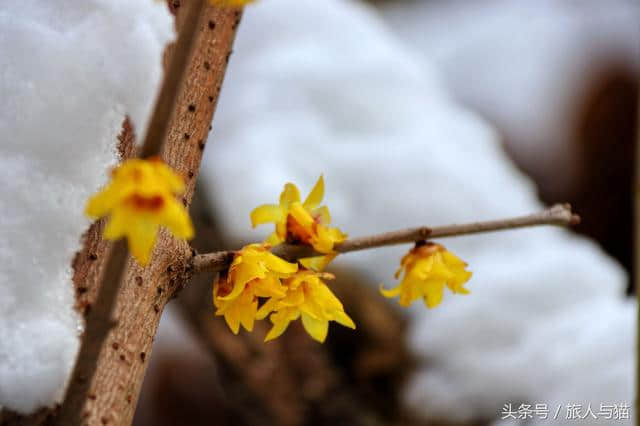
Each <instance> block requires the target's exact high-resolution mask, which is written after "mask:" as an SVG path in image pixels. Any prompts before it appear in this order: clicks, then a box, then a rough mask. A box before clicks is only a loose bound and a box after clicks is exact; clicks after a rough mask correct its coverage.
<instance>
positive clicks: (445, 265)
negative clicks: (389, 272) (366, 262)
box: [380, 243, 471, 308]
mask: <svg viewBox="0 0 640 426" xmlns="http://www.w3.org/2000/svg"><path fill="white" fill-rule="evenodd" d="M466 266H467V264H466V263H465V262H463V261H462V260H460V259H459V258H458V257H457V256H456V255H454V254H453V253H451V252H450V251H448V250H447V249H445V248H444V247H443V246H441V245H440V244H435V243H426V244H421V245H418V244H417V245H416V246H415V247H414V248H413V249H411V250H410V251H409V253H407V254H406V255H405V256H404V257H403V258H402V261H401V266H400V268H399V269H398V271H397V272H396V274H395V277H396V278H399V277H400V275H401V274H402V271H403V270H404V277H403V278H402V281H401V282H400V284H399V285H398V286H397V287H395V288H393V289H390V290H385V289H384V288H381V289H380V292H381V293H382V295H383V296H385V297H388V298H392V297H396V296H398V295H399V296H400V300H399V303H400V305H402V306H405V307H406V306H409V305H411V303H413V301H415V300H416V299H419V298H423V299H424V303H425V304H426V305H427V307H428V308H433V307H435V306H438V305H439V304H440V302H442V296H443V293H444V287H445V284H446V286H447V287H449V290H451V291H452V292H453V293H456V294H468V293H469V290H467V289H466V288H464V287H463V285H464V283H466V282H467V281H468V280H469V278H471V272H469V271H467V270H466V269H465V268H466Z"/></svg>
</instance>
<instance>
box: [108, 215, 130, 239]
mask: <svg viewBox="0 0 640 426" xmlns="http://www.w3.org/2000/svg"><path fill="white" fill-rule="evenodd" d="M129 226H130V221H129V214H128V213H127V211H126V210H125V209H117V210H115V211H114V212H113V213H111V216H110V217H109V221H108V222H107V226H105V228H104V233H103V235H104V238H106V239H107V240H111V241H114V240H117V239H118V238H120V237H122V236H125V235H127V231H128V227H129Z"/></svg>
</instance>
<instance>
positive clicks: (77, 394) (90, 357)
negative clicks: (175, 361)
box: [56, 0, 207, 425]
mask: <svg viewBox="0 0 640 426" xmlns="http://www.w3.org/2000/svg"><path fill="white" fill-rule="evenodd" d="M206 4H207V2H206V0H195V1H194V2H193V3H190V5H189V7H188V10H187V15H186V19H185V24H184V25H183V27H182V31H180V34H179V35H178V40H177V41H176V46H175V53H174V54H173V57H172V59H171V63H170V65H169V69H168V70H167V73H166V74H165V77H164V79H163V83H162V87H161V88H160V94H159V96H158V99H157V100H156V104H155V108H154V110H153V115H152V117H151V121H150V122H149V127H148V129H147V132H146V135H145V140H144V142H143V145H142V148H141V156H142V157H144V158H146V157H152V156H155V155H159V154H160V153H161V150H162V147H163V144H164V141H165V139H166V137H167V129H168V123H169V121H170V119H171V116H172V115H173V113H174V109H175V105H176V99H177V97H178V94H179V92H180V87H181V85H182V84H181V83H182V80H183V79H184V76H185V74H186V69H187V66H188V63H189V62H188V60H189V57H190V55H191V50H192V45H193V41H194V40H195V36H196V33H197V32H198V19H199V17H200V16H201V15H202V12H203V10H204V8H205V6H206ZM127 254H128V250H127V245H126V243H125V241H124V240H120V241H118V242H116V243H115V244H114V245H113V248H112V250H111V252H110V254H109V258H108V260H107V262H106V266H105V270H104V272H103V275H102V282H101V283H100V287H99V290H98V297H97V299H96V306H95V307H94V309H93V310H92V311H90V312H89V315H88V316H87V318H86V329H85V332H84V338H83V339H82V344H81V346H80V351H79V353H78V357H77V360H76V364H75V367H74V370H73V374H72V376H71V382H70V383H69V385H68V386H67V392H66V394H65V399H64V401H63V403H62V406H61V407H60V412H59V414H58V416H57V417H56V423H57V424H60V425H72V424H73V425H75V424H80V423H81V420H82V415H83V407H84V404H85V402H86V400H87V397H88V393H89V389H90V387H91V383H92V380H93V377H94V375H95V373H96V369H97V362H98V359H99V354H100V351H101V350H102V348H103V346H104V342H105V341H106V339H107V336H108V335H109V331H110V330H111V328H112V327H113V325H114V323H113V320H112V315H113V311H114V307H115V303H116V298H117V295H118V291H119V289H120V284H121V282H122V278H123V276H124V272H125V270H126V264H127V262H126V261H127Z"/></svg>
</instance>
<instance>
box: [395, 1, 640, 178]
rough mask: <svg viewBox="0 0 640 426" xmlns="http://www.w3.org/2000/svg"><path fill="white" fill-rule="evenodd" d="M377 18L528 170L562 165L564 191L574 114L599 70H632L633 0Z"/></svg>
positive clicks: (452, 6)
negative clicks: (500, 137)
mask: <svg viewBox="0 0 640 426" xmlns="http://www.w3.org/2000/svg"><path fill="white" fill-rule="evenodd" d="M384 6H385V7H384V9H383V10H384V16H385V18H386V19H387V20H388V22H389V23H390V24H391V26H392V27H393V29H394V30H395V31H396V32H397V33H398V34H399V35H400V36H401V37H402V38H403V40H405V41H406V42H407V43H409V44H411V46H413V47H415V48H416V49H417V50H418V51H420V52H421V53H423V54H424V56H425V57H427V58H428V59H429V60H430V61H432V63H433V64H434V65H435V66H436V67H437V68H438V71H439V72H441V73H442V75H443V76H445V78H446V84H447V87H448V88H449V90H451V91H452V93H453V94H454V95H455V97H456V98H457V99H459V100H460V101H461V102H463V103H464V104H465V105H469V106H471V107H473V108H474V109H475V110H476V111H478V112H479V113H480V114H482V115H484V116H485V117H487V118H488V119H489V120H491V122H492V123H495V124H496V125H497V126H498V128H499V129H501V131H503V132H504V133H505V136H506V139H507V142H508V143H509V147H510V149H512V150H513V151H514V152H517V153H518V157H519V158H520V161H522V162H524V163H525V164H526V165H527V166H531V165H532V164H535V163H536V162H537V163H543V164H546V165H547V167H549V168H550V169H558V168H561V169H562V170H563V173H562V174H557V175H555V176H553V179H554V181H553V185H547V186H552V187H556V188H558V189H559V190H563V189H564V190H566V187H567V186H568V185H570V184H571V183H572V179H574V178H575V176H576V174H577V173H578V172H579V170H577V169H575V167H576V166H575V165H576V162H575V161H571V159H572V158H576V156H577V155H579V154H580V153H579V151H578V149H579V147H578V146H575V145H574V144H572V143H571V142H572V137H573V132H574V128H575V122H576V120H577V119H578V117H575V116H574V114H575V113H576V111H577V110H578V108H576V107H577V106H578V105H581V103H582V102H584V97H585V96H587V93H588V92H587V90H588V89H589V85H590V84H592V82H593V79H594V78H596V77H597V76H598V73H602V72H603V69H602V64H612V63H613V64H617V65H619V66H624V67H627V69H629V70H634V69H635V70H637V69H638V65H639V63H640V26H638V20H639V19H640V2H637V1H635V0H610V1H607V2H602V1H599V0H583V1H580V2H579V3H576V2H574V1H571V0H539V1H534V2H532V1H526V0H517V1H514V0H483V1H468V0H448V1H425V0H416V1H390V2H386V3H385V4H384Z"/></svg>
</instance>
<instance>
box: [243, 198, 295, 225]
mask: <svg viewBox="0 0 640 426" xmlns="http://www.w3.org/2000/svg"><path fill="white" fill-rule="evenodd" d="M250 217H251V226H252V227H254V228H255V227H256V226H258V225H262V224H263V223H279V222H284V220H285V219H286V217H285V214H284V211H283V209H282V207H280V206H278V205H275V204H263V205H261V206H259V207H256V208H255V209H253V211H252V212H251V215H250Z"/></svg>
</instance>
